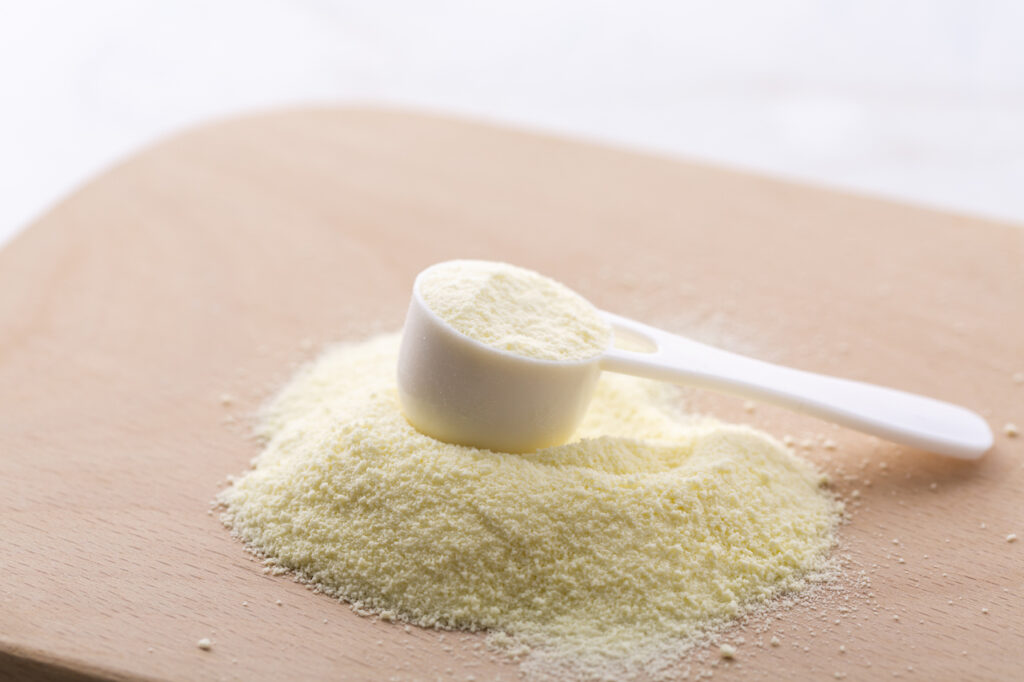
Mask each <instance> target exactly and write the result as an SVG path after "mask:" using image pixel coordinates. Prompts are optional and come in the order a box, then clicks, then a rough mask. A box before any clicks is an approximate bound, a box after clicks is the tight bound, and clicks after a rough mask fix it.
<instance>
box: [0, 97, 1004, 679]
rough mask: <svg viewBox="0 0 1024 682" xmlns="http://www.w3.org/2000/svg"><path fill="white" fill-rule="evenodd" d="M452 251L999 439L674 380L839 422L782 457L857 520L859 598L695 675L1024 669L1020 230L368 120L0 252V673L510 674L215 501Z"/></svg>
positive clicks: (282, 125) (262, 131)
mask: <svg viewBox="0 0 1024 682" xmlns="http://www.w3.org/2000/svg"><path fill="white" fill-rule="evenodd" d="M452 257H483V258H493V259H501V260H507V261H512V262H515V263H518V264H521V265H525V266H528V267H533V268H536V269H538V270H540V271H542V272H545V273H548V274H550V275H552V276H555V277H557V278H559V279H561V280H563V281H565V282H566V283H568V284H569V285H571V286H573V287H575V288H576V289H578V290H579V291H580V292H582V293H583V294H584V295H586V296H587V297H589V298H590V299H591V300H593V301H594V302H595V303H597V304H598V305H599V306H601V307H603V308H607V309H609V310H613V311H617V312H622V313H625V314H631V315H634V316H637V317H640V318H643V319H647V320H649V321H651V322H654V323H658V324H662V325H664V326H667V327H669V328H671V329H673V330H675V331H678V332H682V333H688V334H691V335H694V336H696V337H698V338H702V339H705V340H711V341H715V342H717V343H720V344H722V345H724V346H726V347H729V348H731V349H734V350H739V351H742V352H750V353H756V354H758V355H761V356H763V357H766V358H768V359H771V360H776V361H782V362H788V363H791V364H794V365H797V366H800V367H804V368H807V369H811V370H818V371H824V372H832V373H838V374H843V375H846V376H850V377H854V378H860V379H866V380H872V381H877V382H881V383H885V384H889V385H893V386H896V387H900V388H903V389H907V390H912V391H919V392H923V393H927V394H931V395H935V396H937V397H939V398H943V399H948V400H951V401H955V402H958V403H962V404H965V405H967V406H969V407H971V408H973V409H976V410H979V411H980V412H981V413H983V414H984V415H986V417H987V418H988V419H989V420H990V422H991V424H992V425H993V427H994V428H995V429H996V430H997V432H998V436H997V439H996V446H995V449H994V450H993V451H992V452H991V453H990V454H989V455H988V456H987V457H986V458H985V459H983V460H982V461H980V462H978V463H977V464H967V463H959V462H953V461H950V460H945V459H942V458H939V457H935V456H931V455H928V454H925V453H919V452H911V451H908V450H907V449H905V448H897V447H895V446H891V445H889V444H885V443H878V442H877V441H873V440H872V439H869V438H867V437H864V436H860V435H858V434H854V433H851V432H847V431H844V430H839V429H833V428H830V427H828V426H827V425H824V424H822V423H821V422H818V421H815V420H813V419H810V418H804V417H799V416H795V415H791V414H788V413H786V412H785V411H782V410H778V409H771V408H767V407H758V408H757V409H756V410H755V411H754V412H747V411H745V410H744V409H743V405H742V403H741V402H740V401H737V400H734V399H731V398H724V397H716V396H712V395H708V394H703V393H700V392H696V391H694V392H693V393H692V396H691V400H692V403H693V406H694V408H695V409H699V410H705V411H711V412H714V413H716V414H718V415H720V416H722V417H724V418H727V419H733V420H737V421H747V422H751V423H754V424H756V425H758V426H760V427H762V428H765V429H767V430H769V431H771V432H773V433H775V434H776V435H779V436H782V435H784V434H792V435H793V436H794V437H796V438H797V440H798V442H799V441H800V440H802V439H804V438H811V439H816V438H818V436H819V435H824V436H827V437H829V438H832V439H834V440H835V441H836V442H837V443H838V448H837V449H836V450H835V451H831V450H826V449H824V448H822V447H811V448H809V449H803V448H801V452H804V453H805V454H806V456H808V457H810V458H811V459H814V460H815V461H816V462H818V463H819V464H821V466H823V467H824V468H825V469H826V470H828V471H829V472H830V473H831V475H832V478H833V480H834V481H835V487H836V489H837V491H839V492H840V494H842V495H844V496H846V498H847V499H848V500H850V509H851V512H852V513H851V518H850V522H849V523H848V524H847V525H845V526H844V527H843V528H842V530H841V536H842V538H841V547H840V549H839V552H840V554H841V555H843V556H846V557H847V560H846V563H847V572H848V578H849V579H848V580H846V581H845V583H846V584H847V587H845V588H844V590H848V591H846V592H842V593H840V594H839V595H838V596H837V597H836V599H834V600H833V602H831V603H829V604H825V605H822V604H818V605H817V606H797V607H795V608H794V609H793V610H791V611H789V612H787V613H785V614H784V615H783V616H782V618H781V619H779V620H777V621H774V622H773V623H772V624H771V630H770V632H771V633H775V634H777V635H778V636H779V637H780V639H781V641H782V645H781V646H779V647H777V648H771V647H767V646H766V647H764V648H763V649H761V648H758V647H757V646H756V640H757V638H758V637H759V635H758V634H757V633H755V632H753V630H751V632H749V633H747V637H746V640H747V641H746V643H745V644H743V645H742V646H741V647H740V651H739V654H738V658H737V661H736V662H735V663H732V664H722V665H719V666H717V668H715V677H716V679H721V678H723V677H724V678H725V679H758V678H766V679H771V678H777V677H783V676H785V677H789V678H792V679H811V678H814V679H820V678H822V677H831V676H832V675H833V674H834V673H836V672H838V673H841V674H843V675H847V676H849V678H851V679H866V678H877V677H893V676H903V677H907V678H910V679H1013V678H1016V677H1017V675H1018V674H1019V670H1020V668H1021V666H1022V665H1024V615H1022V613H1024V561H1022V559H1024V541H1021V542H1016V543H1010V542H1007V540H1006V536H1007V535H1008V534H1010V533H1016V534H1018V535H1020V536H1022V537H1024V511H1022V504H1024V468H1022V462H1024V459H1022V456H1024V438H1017V439H1010V438H1007V437H1006V436H1005V435H1003V433H1002V427H1003V425H1004V424H1005V423H1006V422H1010V421H1014V422H1016V423H1017V424H1020V425H1024V385H1022V384H1018V383H1015V382H1014V381H1013V379H1012V375H1013V374H1014V372H1024V302H1022V300H1024V231H1021V230H1019V229H1017V228H1014V227H1012V226H1007V225H999V224H994V223H988V222H983V221H980V220H974V219H969V218H965V217H958V216H953V215H947V214H943V213H937V212H932V211H926V210H921V209H917V208H909V207H906V206H901V205H897V204H893V203H887V202H882V201H875V200H867V199H864V198H859V197H854V196H848V195H845V194H840V193H836V192H828V191H822V190H817V189H811V188H807V187H802V186H797V185H793V184H788V183H784V182H778V181H774V180H770V179H765V178H761V177H755V176H751V175H745V174H740V173H735V172H729V171H724V170H719V169H715V168H709V167H707V166H703V165H696V164H688V163H680V162H677V161H671V160H665V159H659V158H652V157H649V156H641V155H637V154H632V153H626V152H622V151H617V150H613V149H606V148H600V147H596V146H591V145H586V144H581V143H577V142H570V141H564V140H560V139H554V138H550V137H543V136H537V135H531V134H525V133H521V132H514V131H508V130H501V129H496V128H492V127H487V126H482V125H477V124H470V123H466V122H460V121H454V120H447V119H443V118H435V117H426V116H418V115H410V114H405V113H397V112H387V111H375V110H322V111H303V112H293V113H283V114H274V115H266V116H258V117H253V118H247V119H244V120H238V121H232V122H227V123H222V124H217V125H212V126H209V127H206V128H203V129H200V130H197V131H193V132H189V133H187V134H185V135H182V136H180V137H177V138H175V139H173V140H170V141H168V142H166V143H163V144H160V145H158V146H156V147H155V148H152V149H150V150H148V151H145V152H144V153H142V154H140V155H139V156H138V157H136V158H134V159H132V160H131V161H129V162H127V163H124V164H122V165H120V166H118V167H117V168H115V169H113V170H111V171H109V172H108V173H106V174H104V175H103V176H102V177H101V178H99V179H97V180H96V181H94V182H92V183H90V184H89V185H87V186H86V187H83V188H82V189H81V190H80V191H79V192H78V193H76V194H75V195H74V196H73V197H71V198H70V199H68V200H67V201H65V202H63V203H62V204H61V205H59V206H58V207H56V208H55V209H54V210H52V211H51V212H50V213H49V214H48V215H46V216H45V217H44V218H42V219H41V220H40V221H39V222H38V223H37V224H36V225H35V226H33V227H32V228H31V229H29V230H28V231H27V232H26V233H24V234H23V235H21V236H20V237H18V238H17V239H16V240H15V241H14V242H13V243H12V244H10V245H9V246H8V247H7V248H5V249H4V250H3V251H2V252H0V677H2V678H9V679H22V678H24V677H28V676H31V677H38V678H40V679H92V678H99V679H130V680H137V679H154V680H169V679H189V680H220V679H241V680H251V679H282V678H283V679H349V680H361V679H389V678H391V677H397V678H398V679H434V678H437V677H442V678H448V677H454V678H456V679H466V677H467V675H468V674H473V675H476V677H477V679H489V678H499V679H516V678H517V675H518V671H517V669H516V667H515V666H514V665H512V664H509V663H504V662H501V661H492V660H490V659H489V658H488V657H486V656H483V657H481V656H478V655H476V654H475V653H474V646H476V645H478V644H479V641H480V639H479V637H478V636H472V635H451V634H449V635H447V636H446V637H442V636H441V634H440V633H437V632H433V631H424V630H420V629H416V628H413V629H412V630H411V632H406V631H405V630H404V629H403V628H402V627H401V626H398V625H394V624H389V623H377V622H374V621H372V620H370V619H366V618H360V617H358V616H356V615H355V614H354V613H352V612H351V611H350V610H349V609H347V608H346V607H345V606H343V605H340V604H338V603H337V602H336V601H333V600H331V599H328V598H326V597H324V596H322V595H316V594H313V593H311V592H309V591H308V590H306V589H305V588H304V587H302V586H301V585H298V584H296V583H294V582H292V581H291V580H289V579H288V578H287V577H284V576H272V575H268V574H265V573H264V572H263V570H262V567H261V565H260V564H258V563H256V562H254V561H251V560H250V559H249V558H248V556H247V555H246V554H245V552H244V551H243V549H242V547H241V546H240V545H239V544H238V543H236V542H234V541H232V540H231V538H230V537H229V535H228V533H227V532H226V531H225V529H224V528H223V527H222V526H221V525H220V523H219V521H218V518H217V516H216V515H211V514H208V508H209V502H210V500H211V499H212V498H213V497H214V495H215V494H216V492H217V491H218V490H219V489H220V488H221V487H222V486H223V485H224V480H225V476H226V475H227V474H237V473H240V472H242V471H243V470H244V469H245V468H246V466H247V464H248V462H249V460H250V459H251V458H252V457H253V456H254V455H255V454H256V453H257V451H258V444H257V443H256V442H254V441H253V440H252V439H251V438H250V437H249V426H250V425H249V421H248V416H249V415H251V414H252V412H253V410H254V409H255V408H256V407H257V406H258V405H259V403H260V402H261V401H262V400H264V399H265V398H266V397H267V396H269V395H270V393H271V392H272V391H273V390H274V389H275V388H276V387H278V386H280V385H281V384H282V383H283V382H284V381H285V380H286V379H287V377H288V375H289V374H290V372H291V371H293V369H294V367H295V366H296V364H297V363H299V362H301V361H303V360H305V359H308V358H310V357H312V356H313V355H314V354H315V353H316V351H317V349H318V348H320V347H322V346H323V344H325V343H327V342H329V341H332V340H337V339H344V338H349V339H351V338H358V337H360V336H363V335H366V334H368V333H370V332H372V331H377V330H384V329H395V328H397V327H398V326H399V325H400V324H401V321H402V317H403V314H404V310H405V306H406V302H407V297H408V295H409V288H410V285H411V282H412V278H413V276H414V274H415V273H416V272H417V271H418V270H420V269H421V268H422V267H424V266H426V265H427V264H430V263H433V262H436V261H439V260H443V259H447V258H452ZM222 394H229V395H230V396H232V400H231V401H230V402H229V404H227V405H225V404H222V401H221V396H222ZM869 481H870V482H869ZM854 489H857V490H859V493H860V495H859V497H857V498H852V497H851V494H852V491H853V490H854ZM894 540H897V541H898V543H894ZM901 559H902V560H903V563H901V562H900V560H901ZM863 578H866V579H868V580H869V581H870V585H863V584H862V585H861V586H860V587H851V586H850V585H852V584H855V583H857V582H858V581H860V580H862V579H863ZM843 600H845V606H844V603H843ZM895 616H898V619H897V618H895ZM742 632H743V631H741V633H740V634H742ZM202 637H209V638H211V639H212V640H213V641H214V647H213V650H212V651H209V652H204V651H200V650H199V649H198V648H197V646H196V642H197V640H199V639H200V638H202ZM840 646H844V647H845V652H841V651H840ZM805 649H806V650H805ZM909 668H912V669H913V670H912V671H911V670H909Z"/></svg>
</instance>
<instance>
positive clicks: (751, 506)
mask: <svg viewBox="0 0 1024 682" xmlns="http://www.w3.org/2000/svg"><path fill="white" fill-rule="evenodd" d="M398 344H399V339H398V336H397V335H390V336H383V337H378V338H375V339H371V340H369V341H366V342H363V343H358V344H349V345H341V346H337V347H335V348H333V349H331V350H329V351H328V352H327V353H325V354H324V355H323V356H321V357H320V358H319V359H318V360H317V361H316V362H314V363H312V364H311V365H309V366H307V367H306V368H304V369H303V370H302V371H301V372H300V373H299V374H298V375H297V376H296V377H295V378H294V379H293V380H292V382H291V383H290V384H289V385H288V386H287V387H286V388H285V389H284V391H283V392H282V393H281V394H280V395H279V396H278V397H277V398H276V399H275V401H273V402H272V403H271V404H270V406H269V407H268V408H267V410H266V413H265V415H264V422H263V425H262V435H263V436H264V437H265V438H266V439H267V444H266V447H265V449H264V451H263V452H262V453H261V454H260V455H259V456H258V457H257V459H256V460H255V468H254V469H253V470H252V471H250V472H248V473H247V474H246V475H245V476H243V477H241V478H239V479H236V480H235V482H234V483H233V485H232V486H231V487H230V488H228V489H227V490H225V491H224V492H223V493H222V494H221V496H220V500H221V502H222V503H223V505H224V506H225V513H224V520H225V522H226V523H227V524H228V525H229V526H230V527H231V528H232V530H233V532H234V533H235V534H236V535H237V536H239V537H240V538H241V539H242V540H244V541H245V542H246V543H247V544H248V546H249V547H250V548H251V549H253V550H254V551H256V552H257V553H259V554H261V555H263V556H264V557H266V558H267V559H268V560H270V561H272V562H273V563H274V565H275V566H277V567H284V568H287V569H290V570H292V571H294V572H295V573H296V574H297V575H298V576H299V577H300V578H302V579H303V580H306V581H309V582H312V583H314V584H316V585H317V586H318V587H319V588H320V589H321V590H323V591H325V592H327V593H328V594H331V595H334V596H337V597H339V598H343V599H344V600H346V601H348V602H350V603H352V604H353V605H354V607H355V608H357V609H359V610H360V611H361V612H376V613H385V614H388V616H389V618H398V619H400V620H403V621H406V622H411V623H416V624H419V625H424V626H439V627H446V628H463V629H468V630H480V629H487V630H491V631H492V632H493V633H494V635H493V636H492V640H493V639H495V637H498V638H499V639H500V637H505V638H506V639H508V641H510V642H515V645H516V646H515V647H512V648H513V649H514V650H516V651H519V652H524V651H530V652H531V655H533V653H535V652H537V651H547V652H554V654H552V655H555V654H557V655H558V656H561V657H562V658H561V659H560V660H571V661H573V663H572V664H573V665H577V664H580V665H588V666H589V667H588V669H589V670H591V671H593V670H595V669H597V668H596V666H600V665H602V663H601V661H608V660H613V659H614V660H615V661H623V660H635V661H643V660H651V657H652V656H654V655H660V654H655V653H652V652H660V651H664V650H666V647H667V648H669V649H671V650H674V651H680V650H681V649H682V648H683V647H685V643H686V642H692V641H694V640H695V638H698V637H700V636H702V635H704V634H706V633H707V632H708V630H709V628H713V627H715V626H717V625H721V624H725V623H727V622H728V621H729V620H730V619H733V618H735V617H737V616H740V615H742V614H744V613H747V612H749V611H750V610H752V609H754V608H758V607H759V606H761V605H763V604H764V603H765V602H767V600H769V599H771V598H772V597H774V596H776V595H780V594H782V593H785V592H790V591H795V590H798V589H800V588H802V587H804V586H805V585H807V584H808V583H809V581H812V580H814V579H816V578H818V577H820V575H821V572H822V571H824V570H826V569H827V568H829V567H830V564H829V562H828V560H827V558H828V555H829V552H830V548H831V547H832V545H833V541H834V531H835V527H836V523H837V519H838V514H839V508H838V505H837V503H836V502H835V500H834V498H833V496H832V495H831V494H830V493H829V492H828V491H827V490H825V489H823V487H822V481H823V478H822V476H820V475H819V474H818V473H817V472H815V471H814V470H813V469H812V468H811V466H810V465H809V464H807V463H806V462H805V461H804V460H802V459H799V458H797V457H795V456H793V455H792V454H791V453H790V452H789V451H788V450H787V449H786V448H784V447H783V446H782V445H781V444H780V443H778V442H777V441H775V440H774V439H772V438H771V437H769V436H767V435H766V434H763V433H761V432H759V431H755V430H753V429H750V428H746V427H741V426H732V425H726V424H722V423H719V422H716V421H712V420H707V419H700V420H698V419H694V418H688V417H686V416H685V415H684V414H682V413H681V411H680V410H679V408H678V404H679V399H678V396H679V394H678V392H677V389H675V388H674V387H671V386H667V385H664V384H660V383H657V382H649V381H645V380H642V379H635V378H632V377H626V376H620V375H612V374H607V375H605V376H604V377H602V379H601V381H600V384H599V386H598V389H597V391H596V395H595V398H594V401H593V403H592V405H591V408H590V410H589V412H588V413H587V416H586V418H585V420H584V423H583V425H582V427H581V429H580V432H579V433H578V434H577V435H578V439H577V440H575V441H573V442H570V443H568V444H565V445H562V446H558V447H553V448H548V449H543V450H540V451H537V452H534V453H530V454H516V455H512V454H505V453H501V452H492V451H487V450H478V449H474V448H470V447H464V446H458V445H452V444H448V443H443V442H440V441H436V440H434V439H431V438H429V437H427V436H424V435H422V434H420V433H419V432H417V431H416V430H414V429H413V428H412V427H411V426H410V425H409V424H408V423H407V422H406V421H405V419H404V418H403V416H402V413H401V411H400V409H399V406H398V402H397V390H396V386H395V364H396V361H397V353H398ZM499 635H500V637H499ZM504 648H505V649H509V648H510V647H504ZM637 665H642V663H637Z"/></svg>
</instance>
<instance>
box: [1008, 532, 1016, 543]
mask: <svg viewBox="0 0 1024 682" xmlns="http://www.w3.org/2000/svg"><path fill="white" fill-rule="evenodd" d="M1006 541H1007V542H1017V534H1016V533H1010V534H1009V535H1007V536H1006Z"/></svg>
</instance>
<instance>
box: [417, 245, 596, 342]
mask: <svg viewBox="0 0 1024 682" xmlns="http://www.w3.org/2000/svg"><path fill="white" fill-rule="evenodd" d="M418 287H419V293H420V296H421V297H422V298H423V302H424V303H426V304H427V307H428V308H430V310H431V311H432V312H433V313H434V314H435V315H437V316H438V317H440V318H441V319H442V320H444V321H445V322H447V323H448V324H449V325H450V326H451V327H453V328H454V329H455V330H457V331H459V332H461V333H462V334H465V335H466V336H468V337H470V338H471V339H474V340H476V341H479V342H480V343H483V344H485V345H487V346H491V347H492V348H497V349H499V350H503V351H508V352H510V353H515V354H516V355H522V356H525V357H529V358H536V359H541V360H584V359H587V358H591V357H594V356H595V355H598V354H600V353H602V352H603V351H604V350H605V349H606V348H607V347H608V345H609V343H610V341H611V328H610V327H609V325H608V323H607V322H605V320H604V319H603V318H602V317H601V315H600V313H599V312H598V310H597V308H595V307H594V306H593V305H591V303H590V302H589V301H587V300H586V299H585V298H583V297H582V296H580V295H579V294H577V293H576V292H574V291H573V290H572V289H569V288H568V287H566V286H565V285H563V284H561V283H559V282H556V281H555V280H553V279H550V278H548V277H545V276H544V275H541V274H539V273H536V272H533V271H532V270H526V269H524V268H520V267H517V266H515V265H509V264H507V263H495V262H490V261H475V260H457V261H448V262H446V263H441V264H439V265H435V266H434V267H432V268H430V269H428V270H427V271H425V272H424V273H423V275H422V276H421V277H420V280H419V283H418Z"/></svg>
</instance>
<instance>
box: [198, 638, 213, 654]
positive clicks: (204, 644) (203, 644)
mask: <svg viewBox="0 0 1024 682" xmlns="http://www.w3.org/2000/svg"><path fill="white" fill-rule="evenodd" d="M196 646H197V647H199V648H200V649H202V650H203V651H209V650H210V649H212V648H213V642H211V641H210V638H209V637H203V638H202V639H201V640H199V641H198V642H196Z"/></svg>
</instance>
